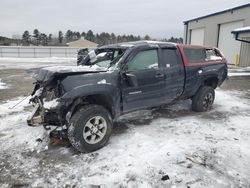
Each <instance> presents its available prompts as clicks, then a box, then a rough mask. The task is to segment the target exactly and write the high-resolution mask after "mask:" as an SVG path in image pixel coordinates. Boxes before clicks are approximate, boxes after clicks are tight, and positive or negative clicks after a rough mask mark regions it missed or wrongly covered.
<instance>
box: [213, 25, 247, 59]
mask: <svg viewBox="0 0 250 188" xmlns="http://www.w3.org/2000/svg"><path fill="white" fill-rule="evenodd" d="M242 26H243V21H237V22H230V23H226V24H221V25H220V32H219V42H218V48H219V49H220V50H221V51H222V52H223V54H224V55H225V57H226V58H227V60H228V63H229V64H234V63H235V58H236V57H237V56H239V54H240V45H241V43H240V42H239V41H236V40H235V39H234V37H233V34H232V33H231V31H232V30H234V29H236V28H239V27H242Z"/></svg>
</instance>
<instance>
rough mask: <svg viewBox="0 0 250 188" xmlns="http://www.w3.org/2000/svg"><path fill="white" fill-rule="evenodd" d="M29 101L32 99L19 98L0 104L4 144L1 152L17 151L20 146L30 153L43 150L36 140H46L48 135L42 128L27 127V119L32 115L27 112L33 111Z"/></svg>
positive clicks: (0, 120) (0, 130)
mask: <svg viewBox="0 0 250 188" xmlns="http://www.w3.org/2000/svg"><path fill="white" fill-rule="evenodd" d="M29 99H30V97H18V98H16V99H13V100H9V101H6V102H5V103H3V104H0V134H1V136H0V140H1V141H0V142H2V143H4V144H1V150H4V149H6V150H9V149H11V148H13V149H14V150H17V149H20V148H18V147H19V146H20V147H22V148H23V149H24V150H30V151H34V150H36V151H39V150H41V149H43V147H42V148H38V145H39V143H38V142H37V141H36V139H38V138H46V137H47V133H45V131H44V130H43V128H42V127H35V128H33V127H29V126H27V123H26V119H27V117H28V115H29V114H30V113H31V111H27V110H31V109H32V106H31V105H29ZM21 101H22V102H21ZM20 102H21V103H20ZM44 134H46V135H44ZM46 139H47V138H46ZM3 140H11V141H10V142H8V141H7V142H6V141H3ZM23 144H25V145H23ZM24 146H25V147H24Z"/></svg>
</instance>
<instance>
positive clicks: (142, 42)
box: [99, 40, 176, 49]
mask: <svg viewBox="0 0 250 188" xmlns="http://www.w3.org/2000/svg"><path fill="white" fill-rule="evenodd" d="M143 45H149V46H151V45H159V46H169V47H176V44H175V43H172V42H161V41H149V40H140V41H133V42H124V43H118V44H109V45H104V46H101V47H99V49H104V48H124V49H126V48H131V47H137V46H143Z"/></svg>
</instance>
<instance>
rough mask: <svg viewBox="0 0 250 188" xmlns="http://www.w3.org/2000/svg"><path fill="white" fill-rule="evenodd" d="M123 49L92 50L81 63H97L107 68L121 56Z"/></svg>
mask: <svg viewBox="0 0 250 188" xmlns="http://www.w3.org/2000/svg"><path fill="white" fill-rule="evenodd" d="M123 54H124V50H123V49H101V50H98V49H97V50H92V51H90V52H89V53H88V55H87V56H86V57H85V58H84V59H83V60H82V62H81V63H80V64H81V65H97V66H100V67H103V68H109V67H111V66H112V65H115V64H116V63H117V62H118V61H119V60H120V58H121V57H122V56H123Z"/></svg>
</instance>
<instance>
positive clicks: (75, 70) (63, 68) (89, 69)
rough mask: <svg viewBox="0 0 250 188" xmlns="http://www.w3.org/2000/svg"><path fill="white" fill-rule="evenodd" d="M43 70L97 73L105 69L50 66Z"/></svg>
mask: <svg viewBox="0 0 250 188" xmlns="http://www.w3.org/2000/svg"><path fill="white" fill-rule="evenodd" d="M43 70H47V71H50V72H54V73H55V72H62V73H64V72H85V71H98V70H105V68H102V67H99V66H97V65H92V66H50V67H45V68H43Z"/></svg>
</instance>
